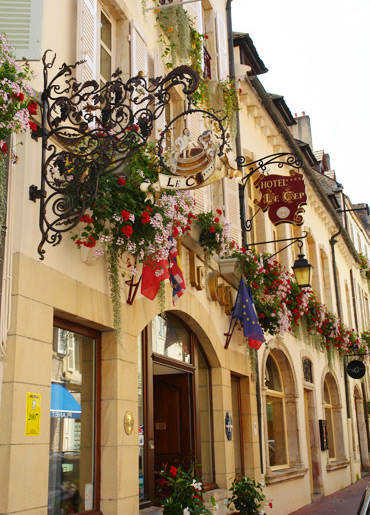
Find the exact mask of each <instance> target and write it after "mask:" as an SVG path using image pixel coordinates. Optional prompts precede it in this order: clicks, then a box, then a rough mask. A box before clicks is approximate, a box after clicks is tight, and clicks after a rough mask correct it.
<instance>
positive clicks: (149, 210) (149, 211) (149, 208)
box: [145, 206, 153, 213]
mask: <svg viewBox="0 0 370 515" xmlns="http://www.w3.org/2000/svg"><path fill="white" fill-rule="evenodd" d="M145 209H146V210H147V211H148V213H153V209H152V208H151V207H150V206H146V208H145Z"/></svg>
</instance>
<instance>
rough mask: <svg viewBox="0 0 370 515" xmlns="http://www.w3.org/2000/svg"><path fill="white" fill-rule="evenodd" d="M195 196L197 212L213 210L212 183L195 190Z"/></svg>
mask: <svg viewBox="0 0 370 515" xmlns="http://www.w3.org/2000/svg"><path fill="white" fill-rule="evenodd" d="M193 197H194V200H195V212H196V213H197V214H199V213H207V212H208V211H212V191H211V185H209V186H203V188H197V189H196V190H193Z"/></svg>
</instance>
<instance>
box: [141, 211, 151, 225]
mask: <svg viewBox="0 0 370 515" xmlns="http://www.w3.org/2000/svg"><path fill="white" fill-rule="evenodd" d="M149 220H150V216H149V213H148V211H143V213H142V215H141V223H143V224H147V223H148V222H149Z"/></svg>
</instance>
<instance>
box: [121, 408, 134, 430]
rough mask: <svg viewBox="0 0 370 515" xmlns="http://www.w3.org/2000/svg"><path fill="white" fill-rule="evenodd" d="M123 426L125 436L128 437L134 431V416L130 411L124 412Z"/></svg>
mask: <svg viewBox="0 0 370 515" xmlns="http://www.w3.org/2000/svg"><path fill="white" fill-rule="evenodd" d="M123 426H124V428H125V431H126V434H127V435H130V434H131V433H132V431H133V429H134V415H133V414H132V412H131V411H126V413H125V416H124V418H123Z"/></svg>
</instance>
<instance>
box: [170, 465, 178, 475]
mask: <svg viewBox="0 0 370 515" xmlns="http://www.w3.org/2000/svg"><path fill="white" fill-rule="evenodd" d="M170 474H172V476H173V477H176V475H177V468H176V467H174V466H173V465H171V467H170Z"/></svg>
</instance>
